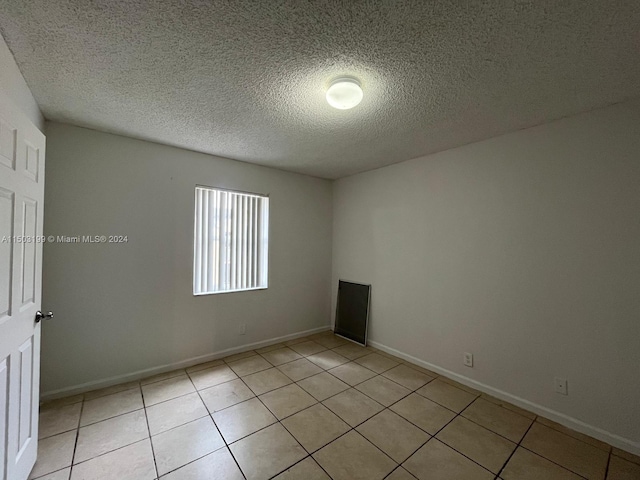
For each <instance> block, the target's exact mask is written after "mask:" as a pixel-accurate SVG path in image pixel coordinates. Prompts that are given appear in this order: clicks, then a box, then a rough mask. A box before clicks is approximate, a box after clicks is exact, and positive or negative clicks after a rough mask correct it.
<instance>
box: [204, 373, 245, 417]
mask: <svg viewBox="0 0 640 480" xmlns="http://www.w3.org/2000/svg"><path fill="white" fill-rule="evenodd" d="M199 393H200V396H201V397H202V401H203V402H204V404H205V405H206V407H207V408H208V409H209V412H211V413H213V412H217V411H219V410H223V409H225V408H227V407H230V406H232V405H235V404H236V403H240V402H244V401H245V400H249V399H250V398H252V397H254V396H255V395H254V394H253V392H252V391H251V389H250V388H249V387H247V386H246V385H245V383H244V382H243V381H242V380H240V379H239V378H237V379H235V380H231V381H230V382H225V383H221V384H220V385H216V386H215V387H209V388H205V389H204V390H200V392H199Z"/></svg>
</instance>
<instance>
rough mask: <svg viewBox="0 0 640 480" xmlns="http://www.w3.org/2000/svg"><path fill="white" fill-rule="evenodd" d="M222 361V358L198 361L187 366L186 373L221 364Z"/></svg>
mask: <svg viewBox="0 0 640 480" xmlns="http://www.w3.org/2000/svg"><path fill="white" fill-rule="evenodd" d="M223 364H224V361H223V360H222V359H220V358H219V359H217V360H211V361H209V362H204V363H199V364H197V365H194V366H193V367H189V368H187V373H193V372H197V371H199V370H206V369H207V368H211V367H217V366H218V365H223Z"/></svg>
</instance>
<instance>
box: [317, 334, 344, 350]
mask: <svg viewBox="0 0 640 480" xmlns="http://www.w3.org/2000/svg"><path fill="white" fill-rule="evenodd" d="M313 340H314V342H316V343H319V344H320V345H322V346H323V347H326V348H336V347H339V346H340V345H344V344H345V343H349V342H348V341H347V340H345V339H343V338H340V337H337V336H335V335H325V336H321V337H318V338H314V339H313Z"/></svg>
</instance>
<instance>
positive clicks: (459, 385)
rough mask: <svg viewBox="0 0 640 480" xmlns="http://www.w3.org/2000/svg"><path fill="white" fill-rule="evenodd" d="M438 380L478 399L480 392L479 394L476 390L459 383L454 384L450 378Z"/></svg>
mask: <svg viewBox="0 0 640 480" xmlns="http://www.w3.org/2000/svg"><path fill="white" fill-rule="evenodd" d="M439 378H440V380H442V381H443V382H446V383H448V384H449V385H453V386H454V387H456V388H459V389H460V390H464V391H465V392H469V393H471V394H472V395H475V396H476V397H479V396H480V394H481V392H479V391H478V390H476V389H475V388H471V387H467V386H466V385H464V384H462V383H460V382H456V381H455V380H451V379H450V378H447V377H442V376H441V377H439Z"/></svg>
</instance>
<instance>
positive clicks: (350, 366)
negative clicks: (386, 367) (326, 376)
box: [329, 362, 377, 386]
mask: <svg viewBox="0 0 640 480" xmlns="http://www.w3.org/2000/svg"><path fill="white" fill-rule="evenodd" d="M329 373H330V374H331V375H333V376H334V377H338V378H339V379H340V380H342V381H343V382H345V383H348V384H349V385H351V386H354V385H358V384H359V383H362V382H364V381H366V380H369V379H370V378H373V377H375V376H376V375H377V373H375V372H372V371H371V370H369V369H368V368H365V367H363V366H362V365H360V364H358V363H355V362H349V363H345V364H343V365H340V366H339V367H336V368H332V369H331V370H329Z"/></svg>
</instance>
